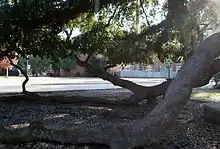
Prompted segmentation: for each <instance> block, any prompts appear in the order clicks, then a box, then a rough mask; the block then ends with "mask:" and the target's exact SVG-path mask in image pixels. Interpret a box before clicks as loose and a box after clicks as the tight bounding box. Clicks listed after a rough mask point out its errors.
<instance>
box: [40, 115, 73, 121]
mask: <svg viewBox="0 0 220 149" xmlns="http://www.w3.org/2000/svg"><path fill="white" fill-rule="evenodd" d="M66 116H69V114H54V115H49V116H46V117H45V118H44V120H48V119H54V118H64V117H66Z"/></svg>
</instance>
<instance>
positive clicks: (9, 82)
mask: <svg viewBox="0 0 220 149" xmlns="http://www.w3.org/2000/svg"><path fill="white" fill-rule="evenodd" d="M126 79H127V80H130V81H133V82H135V83H137V84H140V85H144V86H153V85H157V84H160V83H162V82H163V81H165V79H162V78H155V79H147V78H126ZM23 80H24V78H23V77H9V78H4V77H2V78H0V93H8V92H21V84H22V82H23ZM208 86H210V85H208ZM208 86H205V87H208ZM114 88H120V87H118V86H114V85H112V84H111V83H109V82H108V81H103V80H102V79H99V78H52V77H30V81H29V82H28V84H27V89H28V90H29V91H33V92H44V91H68V90H89V89H114Z"/></svg>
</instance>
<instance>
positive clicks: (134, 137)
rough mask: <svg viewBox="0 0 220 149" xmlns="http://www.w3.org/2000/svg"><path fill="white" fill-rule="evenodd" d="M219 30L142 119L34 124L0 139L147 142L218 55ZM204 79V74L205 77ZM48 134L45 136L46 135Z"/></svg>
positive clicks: (117, 146)
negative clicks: (60, 125)
mask: <svg viewBox="0 0 220 149" xmlns="http://www.w3.org/2000/svg"><path fill="white" fill-rule="evenodd" d="M219 41H220V33H216V34H213V35H212V36H210V37H208V38H207V39H206V40H204V42H202V43H201V44H200V45H199V47H198V49H197V50H196V52H195V53H194V55H193V56H192V57H191V58H190V59H189V60H188V61H187V62H186V63H185V64H184V66H183V67H182V68H181V70H180V72H179V73H178V75H177V76H176V78H175V79H174V80H173V81H172V82H171V84H170V86H169V87H168V89H167V91H166V94H165V99H164V100H163V101H162V102H160V103H159V104H158V105H157V106H156V107H155V108H154V109H153V110H152V111H151V112H150V113H149V114H148V115H147V116H145V117H144V118H143V119H140V120H135V121H130V122H123V123H119V122H118V123H106V124H100V123H97V124H92V125H81V126H75V127H74V126H73V128H71V129H68V130H67V129H65V128H59V129H55V128H54V129H51V128H47V127H46V126H43V125H41V124H40V123H38V124H37V125H35V124H31V125H30V126H29V127H26V128H21V129H14V130H9V129H6V128H1V129H0V130H2V132H3V133H0V141H1V142H4V141H5V142H6V141H8V140H10V139H16V140H23V141H25V140H28V141H36V140H50V141H54V140H55V141H60V142H62V143H68V142H69V143H73V144H77V143H81V142H85V143H89V142H95V143H103V144H109V145H111V147H112V148H113V149H131V148H133V147H135V146H142V145H146V144H148V143H149V142H150V141H151V140H152V138H153V137H156V136H157V135H159V134H161V133H162V132H164V131H166V130H167V128H169V127H170V126H171V125H172V124H173V122H174V121H175V119H176V118H177V116H178V114H179V112H180V111H181V110H182V109H183V107H184V105H185V104H186V103H187V101H188V100H189V98H190V94H191V92H192V88H193V87H194V86H195V85H198V84H200V83H199V82H203V78H202V77H200V76H201V74H202V76H209V77H211V74H210V69H209V68H210V66H211V65H212V64H213V63H214V61H215V58H216V57H218V56H219V55H220V51H219V49H218V48H219V47H220V42H219ZM207 78H208V77H207ZM46 136H49V137H46Z"/></svg>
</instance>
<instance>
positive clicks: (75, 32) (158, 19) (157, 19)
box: [59, 0, 166, 38]
mask: <svg viewBox="0 0 220 149" xmlns="http://www.w3.org/2000/svg"><path fill="white" fill-rule="evenodd" d="M165 1H166V0H159V7H157V10H156V15H155V17H151V16H150V17H149V18H148V20H149V21H152V22H153V24H156V23H159V22H161V20H162V19H163V18H162V17H161V13H160V12H161V8H162V5H163V4H164V2H165ZM152 8H153V7H148V9H146V10H145V11H146V13H147V14H149V13H150V10H152ZM140 21H144V22H145V19H140ZM127 25H128V26H129V24H127ZM128 26H125V27H124V28H125V29H126V28H128ZM80 34H81V32H80V30H79V28H75V29H74V30H73V33H72V37H75V36H78V35H80ZM59 35H60V36H62V37H64V38H65V37H66V34H65V33H64V32H61V33H60V34H59Z"/></svg>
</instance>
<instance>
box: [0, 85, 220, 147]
mask: <svg viewBox="0 0 220 149" xmlns="http://www.w3.org/2000/svg"><path fill="white" fill-rule="evenodd" d="M212 92H213V91H212ZM212 92H210V91H209V92H206V94H205V92H201V91H199V92H198V90H197V91H195V92H194V93H193V95H192V97H193V98H194V99H195V98H196V99H197V100H190V101H189V102H188V104H187V105H186V106H185V108H184V110H183V111H182V112H181V114H180V115H179V118H178V119H177V121H176V124H175V125H174V126H173V127H172V128H171V129H170V130H168V131H167V132H166V133H165V134H163V135H161V136H160V137H158V138H156V139H155V140H154V141H153V142H152V144H151V145H150V146H148V147H145V148H146V149H219V148H220V125H219V124H213V123H211V122H208V121H205V120H204V119H203V118H202V105H203V104H204V103H206V102H210V101H209V99H212V97H213V98H214V97H216V94H218V91H215V94H212ZM54 94H56V95H63V94H65V95H67V96H71V95H84V96H99V97H104V98H108V99H109V98H110V99H112V100H114V99H116V98H117V99H119V98H124V97H128V96H129V95H130V93H129V92H128V91H127V90H121V89H119V90H105V91H103V90H96V91H84V92H82V91H81V92H80V91H74V92H57V93H53V95H54ZM202 94H203V95H204V96H202ZM207 94H208V96H207ZM44 95H45V94H44ZM47 95H50V94H47ZM205 95H206V96H205ZM216 99H217V98H216ZM149 110H150V107H149V106H146V105H142V106H133V107H131V106H130V107H128V106H126V107H115V106H114V107H109V106H108V107H94V106H74V105H68V104H65V105H40V104H36V105H33V104H32V105H31V104H27V105H22V104H19V105H16V104H14V105H12V104H10V105H9V104H4V105H3V104H2V105H1V108H0V119H1V121H0V125H4V126H9V125H17V124H26V123H28V122H29V121H32V120H33V119H37V120H42V119H43V122H44V124H46V125H48V126H50V127H52V128H53V127H54V128H57V127H71V126H73V125H80V124H84V123H87V124H91V125H92V124H93V123H96V122H99V123H102V122H106V121H131V120H134V119H139V118H142V117H143V116H145V115H146V114H147V113H148V112H149ZM2 147H3V146H2ZM4 147H6V148H14V149H15V148H20V149H24V148H27V149H35V148H38V149H39V148H45V149H51V148H55V149H58V148H59V149H73V148H74V146H70V145H54V144H47V143H42V142H39V143H29V144H22V145H20V146H4ZM0 148H1V146H0ZM90 148H91V147H90ZM93 148H98V147H93ZM101 148H103V147H101Z"/></svg>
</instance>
